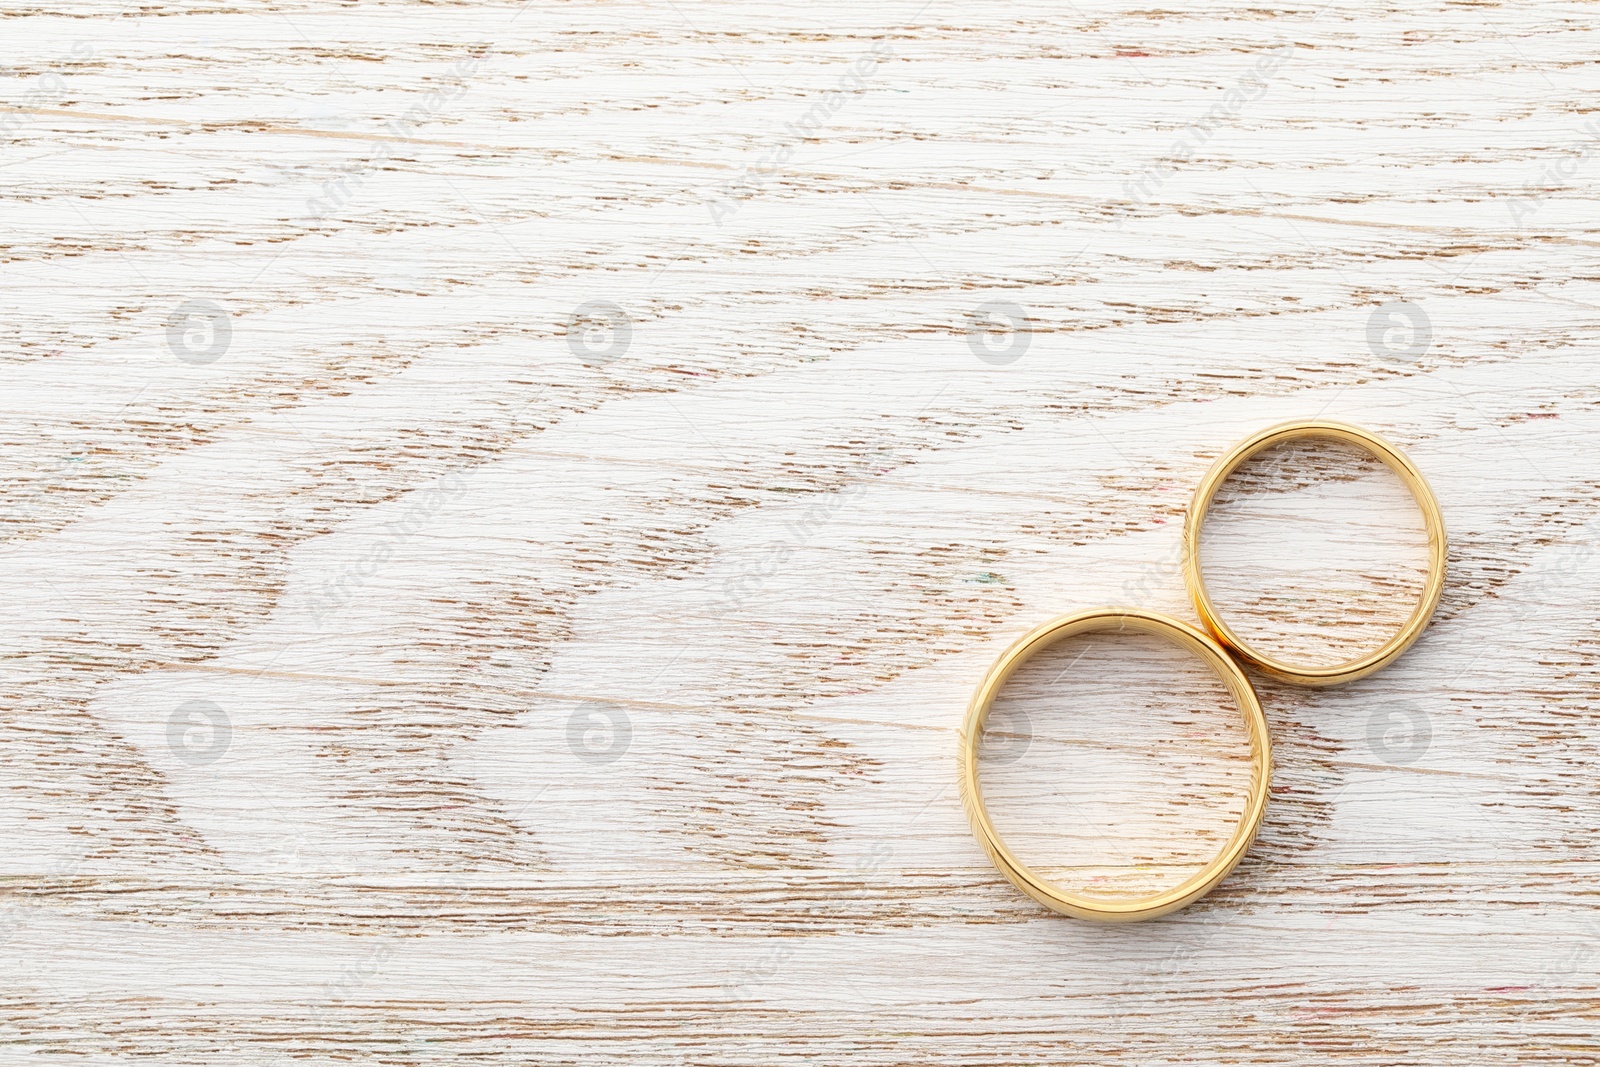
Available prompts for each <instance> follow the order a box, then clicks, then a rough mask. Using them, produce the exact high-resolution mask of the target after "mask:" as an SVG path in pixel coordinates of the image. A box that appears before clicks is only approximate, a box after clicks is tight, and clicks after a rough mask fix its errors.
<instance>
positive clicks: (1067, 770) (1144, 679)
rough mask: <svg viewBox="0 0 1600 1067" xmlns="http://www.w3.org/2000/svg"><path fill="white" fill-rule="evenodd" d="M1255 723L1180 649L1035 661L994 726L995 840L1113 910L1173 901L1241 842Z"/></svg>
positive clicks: (987, 766)
mask: <svg viewBox="0 0 1600 1067" xmlns="http://www.w3.org/2000/svg"><path fill="white" fill-rule="evenodd" d="M1251 774H1252V764H1251V744H1250V736H1249V732H1248V729H1247V726H1246V724H1245V722H1244V719H1243V712H1242V710H1241V708H1240V707H1239V704H1238V702H1237V700H1236V699H1235V695H1234V693H1233V692H1232V691H1231V690H1230V689H1229V687H1228V686H1227V684H1225V683H1224V682H1223V680H1222V679H1221V677H1220V676H1219V675H1218V674H1217V672H1216V671H1215V670H1214V669H1213V668H1212V667H1211V665H1210V664H1208V663H1207V662H1206V661H1205V660H1203V659H1201V658H1200V657H1199V656H1198V655H1196V654H1195V653H1194V652H1192V651H1190V650H1188V649H1187V648H1185V647H1182V646H1180V645H1179V644H1177V643H1176V642H1175V641H1174V640H1173V639H1172V638H1171V637H1170V636H1163V635H1157V634H1155V633H1147V632H1143V631H1142V630H1136V629H1134V624H1133V623H1132V622H1131V621H1130V624H1129V628H1128V629H1127V630H1125V631H1123V632H1120V633H1119V632H1107V631H1098V632H1084V633H1077V634H1074V635H1071V636H1067V637H1063V638H1060V639H1058V640H1056V641H1054V642H1053V643H1051V644H1049V645H1047V646H1045V647H1042V648H1038V649H1036V650H1035V651H1034V652H1033V654H1032V656H1031V657H1029V658H1028V659H1027V660H1025V661H1024V662H1023V663H1022V664H1020V665H1019V666H1018V667H1017V668H1016V670H1015V671H1014V672H1013V673H1012V674H1011V676H1010V678H1009V679H1007V681H1006V683H1005V685H1004V686H1003V687H1002V689H1001V690H1000V693H999V694H998V695H997V696H996V698H995V701H994V704H993V706H992V707H991V709H990V711H989V715H988V719H987V721H986V722H985V725H984V730H983V734H982V739H981V741H980V744H979V748H978V775H979V778H980V780H981V781H982V789H983V798H984V803H985V807H986V808H987V809H988V813H989V818H990V821H991V823H992V824H993V826H994V828H995V831H996V833H997V834H998V835H999V836H1000V838H1001V839H1002V840H1003V841H1004V842H1005V844H1006V847H1007V848H1008V849H1009V850H1010V851H1011V853H1012V854H1013V855H1014V856H1016V857H1017V859H1019V860H1020V861H1022V862H1023V863H1024V864H1026V865H1027V866H1028V867H1029V868H1030V869H1031V870H1032V871H1033V872H1034V873H1035V874H1036V875H1038V876H1039V877H1041V878H1043V879H1045V880H1047V881H1049V882H1051V883H1053V884H1054V885H1055V886H1056V887H1057V888H1059V889H1060V890H1062V891H1064V892H1066V893H1069V894H1072V895H1075V896H1079V897H1083V898H1086V899H1088V900H1094V901H1100V902H1105V903H1115V902H1123V901H1130V900H1137V899H1142V898H1145V897H1149V896H1153V895H1155V894H1158V893H1161V892H1164V891H1166V890H1169V889H1172V888H1174V887H1176V886H1178V885H1181V884H1182V883H1184V882H1185V881H1186V880H1187V879H1189V878H1190V877H1192V876H1193V875H1195V874H1196V873H1198V872H1199V871H1200V870H1202V869H1203V868H1205V867H1206V866H1207V865H1208V864H1210V863H1211V862H1212V861H1213V860H1214V859H1216V857H1217V855H1218V853H1219V852H1221V851H1222V850H1223V849H1224V848H1225V847H1226V846H1227V844H1228V843H1229V841H1230V840H1231V839H1232V838H1233V836H1234V834H1235V832H1236V831H1237V830H1238V828H1239V822H1240V819H1241V817H1242V815H1243V812H1244V809H1245V805H1246V803H1247V799H1248V796H1249V793H1250V787H1251V780H1252V779H1251Z"/></svg>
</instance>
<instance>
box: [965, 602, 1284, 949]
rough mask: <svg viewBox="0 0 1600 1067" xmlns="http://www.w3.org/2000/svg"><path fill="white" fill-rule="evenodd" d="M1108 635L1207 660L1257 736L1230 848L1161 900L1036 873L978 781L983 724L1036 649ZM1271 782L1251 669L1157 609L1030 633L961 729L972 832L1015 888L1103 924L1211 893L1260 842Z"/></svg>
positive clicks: (1059, 622) (1073, 619)
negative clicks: (1099, 892) (1151, 641)
mask: <svg viewBox="0 0 1600 1067" xmlns="http://www.w3.org/2000/svg"><path fill="white" fill-rule="evenodd" d="M1105 630H1111V631H1116V632H1119V633H1121V632H1125V631H1130V630H1131V631H1134V632H1137V633H1147V634H1154V635H1156V636H1158V637H1162V638H1165V639H1167V640H1169V641H1171V642H1172V643H1173V644H1175V645H1177V646H1178V647H1180V648H1183V649H1186V650H1188V651H1190V652H1193V653H1194V654H1195V655H1196V656H1198V657H1200V659H1201V660H1203V661H1204V662H1205V664H1206V665H1207V666H1208V667H1210V668H1211V669H1212V670H1213V671H1215V672H1216V674H1217V677H1219V678H1221V679H1222V682H1223V684H1224V685H1226V686H1227V687H1228V692H1229V693H1231V694H1232V695H1233V699H1234V701H1235V703H1237V704H1238V705H1239V709H1240V710H1241V711H1242V712H1243V713H1244V722H1245V729H1246V731H1247V732H1248V734H1249V736H1250V786H1249V792H1248V794H1247V796H1246V799H1245V805H1244V812H1243V814H1242V815H1241V816H1240V819H1239V825H1238V827H1237V828H1236V829H1235V830H1234V832H1233V836H1232V837H1230V838H1229V839H1228V843H1227V844H1226V845H1225V846H1223V848H1222V851H1221V852H1219V853H1218V854H1217V856H1216V857H1215V858H1214V859H1212V860H1211V862H1210V863H1208V864H1206V866H1205V867H1204V868H1203V869H1202V870H1200V871H1199V872H1198V873H1196V874H1195V875H1194V876H1193V877H1191V878H1189V879H1187V880H1185V881H1184V882H1183V883H1182V884H1180V885H1178V886H1175V887H1173V888H1171V889H1168V890H1164V891H1163V892H1160V893H1157V894H1155V895H1154V896H1149V897H1143V898H1140V899H1135V900H1121V901H1114V902H1113V901H1105V900H1095V899H1092V898H1089V897H1084V896H1079V895H1076V894H1073V893H1068V892H1066V891H1065V890H1063V889H1062V888H1061V887H1059V886H1057V885H1055V884H1053V883H1051V882H1048V881H1046V880H1045V879H1043V878H1041V877H1040V876H1039V875H1037V874H1035V873H1034V872H1033V870H1032V869H1030V868H1029V867H1028V865H1027V864H1025V863H1023V862H1022V861H1021V860H1020V859H1018V858H1017V857H1016V855H1015V854H1014V853H1012V851H1011V850H1010V849H1009V848H1007V847H1006V844H1005V842H1004V841H1002V840H1001V839H1000V835H999V833H998V832H996V830H995V828H994V824H993V823H992V822H991V821H990V819H989V812H988V809H987V808H985V807H984V803H983V788H982V785H981V784H980V783H979V781H978V743H979V740H980V739H981V737H982V735H983V724H984V721H985V720H986V719H987V718H988V717H989V709H990V708H991V707H992V706H993V705H994V701H995V698H996V697H997V696H998V695H999V693H1000V690H1001V688H1002V687H1003V686H1004V685H1005V683H1006V680H1007V679H1008V678H1010V677H1011V675H1012V674H1013V673H1014V672H1015V671H1016V670H1017V668H1018V667H1020V666H1021V665H1022V664H1023V663H1024V662H1025V661H1026V660H1027V659H1028V657H1030V656H1032V655H1033V654H1034V653H1035V652H1038V651H1039V650H1041V649H1043V648H1046V647H1048V646H1050V645H1052V644H1055V643H1056V642H1057V641H1062V640H1065V639H1067V638H1069V637H1072V636H1074V635H1076V634H1084V633H1095V632H1099V631H1105ZM1271 782H1272V745H1271V742H1270V740H1269V738H1268V735H1267V723H1266V719H1265V717H1264V716H1263V715H1262V713H1261V703H1260V701H1258V700H1257V699H1256V693H1255V690H1254V689H1252V688H1251V686H1250V679H1249V678H1247V677H1245V673H1244V671H1243V670H1241V669H1240V668H1239V665H1238V664H1237V663H1236V662H1234V660H1233V659H1232V658H1231V657H1230V656H1229V655H1228V654H1227V652H1226V651H1224V650H1223V648H1222V647H1221V646H1220V645H1218V644H1217V642H1215V641H1213V640H1212V639H1211V638H1210V637H1208V636H1207V635H1206V634H1204V633H1202V632H1201V631H1199V630H1197V629H1195V628H1194V627H1193V626H1190V625H1188V624H1187V623H1183V622H1179V621H1178V620H1177V619H1173V618H1170V617H1168V616H1166V615H1162V614H1159V613H1157V612H1154V611H1142V610H1139V609H1137V608H1098V609H1095V610H1092V611H1082V612H1079V613H1077V614H1075V615H1065V616H1062V617H1061V618H1059V619H1055V620H1053V621H1051V622H1047V623H1045V624H1044V625H1042V626H1039V627H1037V628H1036V629H1034V630H1032V631H1031V632H1029V633H1027V634H1025V635H1024V636H1023V637H1022V638H1020V639H1019V640H1018V641H1017V642H1016V643H1014V644H1013V645H1012V646H1011V647H1010V648H1008V649H1006V650H1005V652H1003V653H1002V654H1001V655H1000V658H999V659H997V660H995V662H994V664H993V665H992V666H991V667H990V668H989V672H988V674H986V675H985V676H984V679H983V682H982V683H981V684H980V685H979V686H978V690H977V692H976V693H974V694H973V696H972V703H971V704H970V705H968V707H967V717H966V721H965V722H964V723H963V724H962V727H961V796H962V801H963V803H964V804H965V806H966V809H967V817H968V819H970V820H971V822H972V832H973V833H974V834H975V835H977V838H978V841H979V842H980V843H981V844H982V845H983V847H984V850H985V851H987V852H988V853H989V858H990V859H992V860H993V861H994V865H995V866H996V867H997V868H999V870H1000V873H1001V874H1003V875H1005V876H1006V877H1007V878H1008V879H1010V880H1011V883H1012V884H1013V885H1015V886H1016V887H1017V888H1018V889H1020V890H1022V891H1023V892H1024V893H1026V894H1027V895H1028V896H1030V897H1032V898H1033V899H1034V900H1036V901H1038V902H1039V903H1040V904H1043V905H1044V906H1045V907H1047V908H1050V909H1052V910H1054V911H1058V912H1061V913H1062V914H1064V915H1073V916H1076V917H1077V918H1080V919H1096V920H1099V921H1101V922H1136V921H1138V920H1140V919H1154V918H1156V917H1157V916H1160V915H1166V914H1167V913H1169V912H1173V911H1177V910H1178V909H1179V908H1182V907H1184V906H1185V905H1187V904H1189V903H1191V902H1193V901H1195V900H1198V899H1200V898H1201V897H1202V896H1204V895H1205V894H1206V893H1208V892H1210V891H1211V889H1212V888H1213V887H1215V886H1216V884H1217V883H1218V882H1220V881H1222V879H1223V878H1225V877H1227V875H1228V872H1229V871H1231V870H1233V868H1234V867H1235V866H1236V865H1237V864H1238V862H1239V860H1240V859H1241V858H1242V857H1243V856H1244V854H1245V850H1246V849H1248V848H1249V847H1250V842H1251V841H1252V840H1254V839H1255V836H1256V830H1257V828H1258V827H1260V825H1261V817H1262V815H1263V814H1264V813H1265V812H1266V807H1267V790H1268V788H1269V786H1270V785H1271Z"/></svg>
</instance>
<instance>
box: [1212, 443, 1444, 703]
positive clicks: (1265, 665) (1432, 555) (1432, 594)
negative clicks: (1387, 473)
mask: <svg viewBox="0 0 1600 1067" xmlns="http://www.w3.org/2000/svg"><path fill="white" fill-rule="evenodd" d="M1302 437H1320V438H1331V439H1332V440H1335V441H1343V442H1345V443H1346V444H1352V445H1356V446H1357V447H1360V448H1364V449H1366V450H1367V451H1368V452H1371V453H1372V454H1373V455H1374V456H1377V457H1378V458H1379V459H1380V460H1382V461H1383V462H1384V464H1385V465H1386V466H1387V467H1388V468H1389V469H1390V470H1392V471H1394V472H1395V473H1396V474H1398V475H1399V476H1400V480H1401V481H1402V482H1404V483H1405V485H1406V488H1407V489H1409V490H1411V496H1412V497H1413V498H1414V499H1415V500H1416V502H1417V506H1418V507H1419V508H1421V509H1422V520H1423V523H1424V524H1425V525H1426V527H1427V532H1428V581H1427V585H1426V586H1424V587H1423V590H1422V596H1421V598H1420V599H1419V600H1418V601H1417V606H1416V608H1415V609H1414V610H1413V611H1412V612H1411V617H1410V618H1408V619H1407V620H1406V622H1405V625H1404V626H1402V627H1401V628H1400V630H1399V632H1398V633H1396V634H1395V635H1394V636H1393V637H1391V638H1390V639H1389V640H1388V641H1386V642H1385V643H1384V645H1383V647H1382V648H1379V649H1378V650H1377V651H1375V652H1371V653H1368V654H1367V655H1364V656H1358V657H1357V658H1355V659H1353V660H1348V661H1346V662H1344V663H1336V664H1334V665H1333V666H1330V667H1297V666H1294V665H1293V664H1289V663H1284V662H1282V661H1281V660H1276V659H1273V658H1272V657H1271V656H1268V655H1266V654H1265V653H1263V652H1259V651H1257V650H1256V649H1254V648H1252V647H1251V646H1250V645H1249V643H1248V642H1246V641H1245V640H1244V638H1242V637H1240V636H1239V635H1238V634H1237V633H1235V632H1234V631H1233V629H1232V628H1231V627H1229V626H1228V624H1227V623H1226V622H1224V621H1222V617H1221V616H1220V615H1219V614H1218V613H1217V609H1216V606H1215V605H1214V604H1212V603H1211V597H1210V595H1209V594H1207V592H1206V581H1205V576H1204V575H1203V574H1201V571H1200V530H1201V528H1202V526H1204V524H1205V521H1206V511H1207V510H1208V509H1209V508H1210V507H1211V500H1212V498H1213V497H1214V496H1216V494H1217V490H1218V489H1220V488H1221V487H1222V483H1223V482H1225V481H1227V479H1228V475H1230V474H1232V473H1233V472H1234V471H1235V470H1237V469H1238V468H1239V467H1240V465H1241V464H1243V463H1244V461H1245V460H1247V459H1249V458H1250V457H1251V456H1253V455H1255V454H1256V453H1257V452H1260V451H1262V450H1264V449H1267V448H1271V447H1272V446H1273V445H1279V444H1283V443H1284V442H1285V441H1294V440H1297V439H1299V438H1302ZM1449 553H1450V547H1449V540H1448V538H1447V537H1446V536H1445V530H1444V515H1443V514H1442V513H1441V512H1440V511H1439V501H1438V500H1436V499H1435V498H1434V495H1433V490H1432V489H1430V488H1428V483H1427V481H1426V480H1424V479H1423V477H1422V473H1421V472H1420V471H1418V470H1417V468H1416V467H1415V466H1414V465H1413V464H1412V462H1411V461H1410V460H1409V459H1407V458H1406V457H1405V455H1404V453H1402V452H1401V451H1400V450H1399V449H1398V448H1395V447H1394V446H1393V445H1391V444H1390V443H1389V442H1387V441H1385V440H1384V439H1383V438H1381V437H1379V436H1378V435H1377V434H1375V433H1368V432H1367V431H1366V430H1362V429H1359V428H1357V427H1355V426H1349V425H1346V424H1345V423H1342V422H1328V421H1324V420H1319V419H1300V420H1297V421H1294V422H1285V423H1282V424H1281V425H1278V426H1272V427H1269V428H1267V429H1265V430H1262V431H1261V432H1260V433H1258V434H1256V435H1254V436H1253V437H1249V438H1246V439H1245V440H1243V441H1240V442H1239V443H1238V444H1237V445H1235V446H1233V448H1232V449H1230V450H1229V451H1228V454H1227V455H1225V456H1223V457H1222V458H1221V459H1219V460H1217V462H1216V463H1214V464H1213V465H1212V467H1211V469H1210V470H1209V471H1207V472H1206V476H1205V477H1204V478H1202V479H1201V481H1200V485H1199V487H1197V488H1196V489H1195V491H1194V500H1193V501H1192V502H1191V503H1190V504H1189V514H1188V516H1187V517H1186V518H1185V519H1184V523H1183V578H1184V581H1185V583H1186V584H1187V585H1188V586H1189V596H1190V597H1191V598H1192V599H1193V600H1194V606H1195V610H1196V611H1198V612H1199V613H1200V621H1201V622H1203V623H1205V626H1206V629H1208V630H1210V631H1211V633H1212V635H1213V636H1215V637H1216V639H1217V640H1218V641H1220V642H1222V644H1223V645H1224V646H1225V647H1226V648H1227V649H1228V651H1230V652H1232V653H1233V654H1234V655H1235V656H1238V657H1239V658H1240V659H1242V660H1244V661H1245V662H1246V663H1248V664H1250V665H1251V666H1252V667H1254V668H1256V670H1258V671H1261V672H1262V673H1263V674H1267V675H1270V676H1271V677H1273V678H1277V679H1280V680H1282V681H1285V682H1293V683H1294V684H1296V685H1342V684H1344V683H1345V682H1353V681H1355V680H1356V679H1357V678H1364V677H1366V676H1367V675H1369V674H1371V673H1372V672H1373V671H1376V670H1381V669H1382V668H1383V667H1385V666H1387V665H1388V664H1389V663H1391V662H1392V661H1393V660H1394V659H1395V658H1396V657H1398V656H1399V655H1400V653H1402V652H1404V651H1405V650H1406V649H1408V648H1410V647H1411V644H1412V642H1414V641H1415V640H1416V639H1417V638H1418V637H1421V636H1422V631H1423V630H1424V629H1425V628H1426V627H1427V625H1428V619H1429V618H1430V617H1431V616H1432V615H1433V609H1434V608H1435V607H1437V606H1438V604H1439V596H1440V594H1441V593H1443V592H1444V577H1445V562H1446V559H1447V558H1448V556H1449Z"/></svg>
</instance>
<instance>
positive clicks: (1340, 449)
mask: <svg viewBox="0 0 1600 1067" xmlns="http://www.w3.org/2000/svg"><path fill="white" fill-rule="evenodd" d="M1200 538H1201V540H1200V563H1201V568H1202V574H1203V577H1204V580H1205V584H1206V592H1207V595H1208V596H1209V597H1210V599H1211V603H1212V607H1213V609H1214V611H1215V613H1216V616H1217V617H1218V618H1219V619H1221V620H1222V621H1223V622H1224V623H1225V624H1226V625H1227V627H1228V629H1229V630H1231V631H1232V633H1233V634H1234V636H1235V637H1237V638H1238V639H1239V640H1240V641H1241V642H1243V644H1244V645H1245V646H1246V647H1248V648H1249V649H1250V650H1251V651H1252V652H1254V653H1256V654H1257V655H1262V656H1266V657H1269V658H1271V659H1273V660H1276V661H1277V662H1279V663H1283V664H1288V665H1293V666H1296V667H1304V668H1324V667H1334V666H1339V665H1343V664H1346V663H1352V662H1354V661H1357V660H1360V659H1361V658H1362V657H1364V656H1367V655H1369V654H1371V653H1373V652H1376V651H1377V650H1379V649H1381V648H1382V647H1384V645H1385V644H1386V643H1387V642H1388V641H1390V640H1391V639H1392V638H1393V637H1394V636H1395V634H1396V633H1397V632H1399V631H1400V630H1401V628H1402V627H1404V626H1405V624H1406V623H1407V621H1408V620H1409V619H1410V618H1411V617H1412V616H1413V615H1414V614H1415V612H1416V610H1417V606H1418V604H1419V603H1420V601H1421V599H1422V596H1423V592H1424V590H1425V588H1426V586H1427V578H1428V567H1429V546H1428V534H1427V528H1426V524H1425V522H1424V518H1423V514H1422V511H1421V509H1420V508H1419V507H1418V504H1417V501H1416V499H1415V498H1414V497H1413V496H1412V494H1411V491H1410V490H1409V489H1408V488H1407V487H1406V484H1405V482H1404V481H1402V480H1401V478H1400V476H1399V475H1398V474H1396V473H1395V472H1394V471H1392V470H1390V469H1389V467H1388V466H1387V464H1385V463H1384V462H1383V460H1381V459H1379V458H1378V457H1377V456H1376V455H1374V454H1373V453H1371V452H1369V451H1368V450H1367V449H1365V448H1363V447H1361V446H1360V445H1356V444H1352V443H1347V442H1344V441H1341V440H1334V439H1330V438H1326V437H1300V438H1296V439H1294V440H1290V441H1284V442H1280V443H1277V444H1274V445H1271V446H1268V447H1267V448H1264V449H1261V450H1260V451H1258V452H1256V453H1255V454H1254V455H1252V456H1250V457H1248V458H1246V459H1245V460H1244V461H1243V462H1242V463H1240V464H1239V465H1238V466H1237V467H1236V468H1235V469H1234V470H1233V472H1232V473H1231V474H1229V475H1228V477H1227V478H1226V479H1225V480H1224V481H1223V483H1222V485H1220V486H1219V487H1218V488H1217V492H1216V495H1215V496H1214V497H1213V498H1212V500H1211V505H1210V508H1209V509H1208V510H1207V512H1206V516H1205V522H1204V524H1203V526H1202V528H1201V531H1200Z"/></svg>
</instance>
